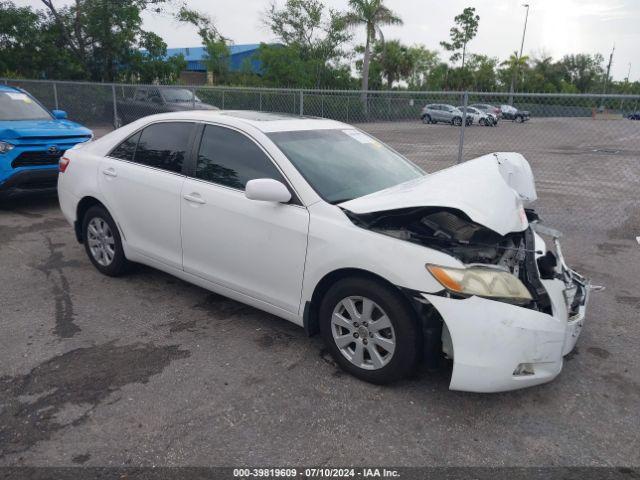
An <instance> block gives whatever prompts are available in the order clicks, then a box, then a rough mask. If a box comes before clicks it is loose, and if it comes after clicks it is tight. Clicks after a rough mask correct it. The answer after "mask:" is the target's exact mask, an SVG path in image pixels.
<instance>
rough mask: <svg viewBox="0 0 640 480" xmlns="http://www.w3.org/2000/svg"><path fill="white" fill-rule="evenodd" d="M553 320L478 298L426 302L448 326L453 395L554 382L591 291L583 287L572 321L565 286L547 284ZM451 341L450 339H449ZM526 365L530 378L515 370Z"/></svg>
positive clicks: (429, 298) (435, 297)
mask: <svg viewBox="0 0 640 480" xmlns="http://www.w3.org/2000/svg"><path fill="white" fill-rule="evenodd" d="M543 284H544V286H545V288H546V290H547V292H548V293H549V297H550V298H551V303H552V310H553V314H552V315H548V314H545V313H542V312H539V311H536V310H532V309H528V308H522V307H518V306H515V305H510V304H508V303H503V302H498V301H493V300H487V299H484V298H480V297H470V298H467V299H453V298H448V297H443V296H439V295H432V294H425V293H423V294H422V297H423V298H424V299H425V300H427V301H428V302H429V303H431V304H432V305H433V307H434V308H435V309H436V310H437V311H438V313H440V315H441V316H442V318H443V320H444V322H445V326H446V328H445V332H444V335H443V343H447V341H449V342H450V344H451V346H452V350H453V351H452V352H450V353H451V354H452V355H453V360H454V363H453V373H452V376H451V384H450V387H449V388H451V389H452V390H463V391H470V392H501V391H507V390H516V389H519V388H524V387H530V386H533V385H539V384H542V383H546V382H549V381H551V380H553V379H554V378H555V377H556V376H557V375H558V374H559V373H560V371H561V370H562V363H563V356H564V355H566V354H567V353H569V352H570V351H571V350H572V349H573V348H574V346H575V344H576V341H577V339H578V336H579V335H580V331H581V329H582V325H583V323H584V318H585V311H586V304H587V297H588V288H589V287H588V285H586V284H580V285H579V286H578V288H579V289H582V290H581V291H582V293H584V295H583V297H582V298H583V300H582V302H581V305H580V306H579V307H578V309H577V312H574V315H573V316H572V317H570V318H569V316H568V307H567V303H566V300H565V284H564V282H562V281H560V280H543ZM446 335H449V338H448V339H445V337H446ZM524 364H526V370H527V372H526V373H524V374H523V373H522V372H520V373H518V372H517V369H518V368H519V367H523V365H524Z"/></svg>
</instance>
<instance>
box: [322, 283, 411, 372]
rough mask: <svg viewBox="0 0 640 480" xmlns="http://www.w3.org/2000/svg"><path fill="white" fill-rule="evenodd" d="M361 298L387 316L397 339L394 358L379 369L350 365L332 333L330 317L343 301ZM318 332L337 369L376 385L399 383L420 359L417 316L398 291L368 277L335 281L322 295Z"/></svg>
mask: <svg viewBox="0 0 640 480" xmlns="http://www.w3.org/2000/svg"><path fill="white" fill-rule="evenodd" d="M350 296H363V297H367V298H369V299H371V300H373V301H374V302H375V303H377V304H378V305H379V306H380V307H381V308H382V309H383V310H384V311H385V313H386V314H387V316H388V317H389V319H390V321H391V324H392V325H393V329H394V332H395V337H396V346H395V350H394V354H393V357H392V358H391V360H390V361H389V363H388V364H387V365H385V366H384V367H382V368H381V369H379V370H366V369H362V368H359V367H357V366H356V365H353V364H352V363H351V362H350V361H349V360H348V359H347V358H345V357H344V355H342V353H341V352H340V350H339V348H338V347H337V345H336V344H335V341H334V340H333V335H332V333H331V316H332V315H333V310H334V308H335V306H336V305H337V304H338V302H340V301H341V300H343V299H344V298H347V297H350ZM319 320H320V332H321V335H322V338H323V340H324V343H325V345H326V347H327V349H328V350H329V352H330V353H331V355H332V357H333V358H334V360H335V361H336V362H337V363H338V365H340V367H341V368H342V369H343V370H345V371H347V372H349V373H351V374H352V375H354V376H355V377H357V378H359V379H361V380H364V381H367V382H371V383H376V384H386V383H390V382H394V381H397V380H400V379H402V378H404V377H406V376H407V375H409V374H411V373H412V372H413V370H414V368H415V366H416V364H417V362H418V359H419V358H420V351H421V344H422V342H421V334H420V328H419V324H418V321H417V319H416V314H415V313H414V311H413V309H412V308H411V306H410V305H409V304H408V302H407V300H406V299H404V298H403V297H402V296H401V294H400V293H399V292H398V291H394V290H392V288H391V287H388V286H386V285H384V284H383V283H382V282H378V281H375V280H373V279H369V278H364V277H363V278H360V277H352V278H346V279H343V280H340V281H338V282H336V283H335V284H334V285H333V286H332V287H331V288H330V289H329V290H328V291H327V293H326V295H325V296H324V298H323V300H322V302H321V304H320V309H319Z"/></svg>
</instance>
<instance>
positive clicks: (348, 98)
mask: <svg viewBox="0 0 640 480" xmlns="http://www.w3.org/2000/svg"><path fill="white" fill-rule="evenodd" d="M349 100H351V98H350V97H349V95H347V123H349Z"/></svg>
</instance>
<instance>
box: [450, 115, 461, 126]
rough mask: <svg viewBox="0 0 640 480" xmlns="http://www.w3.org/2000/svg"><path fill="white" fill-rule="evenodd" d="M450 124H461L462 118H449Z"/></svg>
mask: <svg viewBox="0 0 640 480" xmlns="http://www.w3.org/2000/svg"><path fill="white" fill-rule="evenodd" d="M451 125H453V126H454V127H459V126H461V125H462V118H460V117H454V118H453V120H451Z"/></svg>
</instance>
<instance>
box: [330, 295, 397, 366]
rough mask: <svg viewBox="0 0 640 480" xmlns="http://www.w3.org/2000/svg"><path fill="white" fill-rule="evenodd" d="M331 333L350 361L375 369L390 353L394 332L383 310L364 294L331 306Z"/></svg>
mask: <svg viewBox="0 0 640 480" xmlns="http://www.w3.org/2000/svg"><path fill="white" fill-rule="evenodd" d="M331 333H332V335H333V340H334V342H335V344H336V346H337V347H338V349H339V350H340V353H341V354H342V355H343V356H344V357H345V358H346V359H347V360H349V362H351V363H352V364H353V365H355V366H357V367H359V368H362V369H365V370H378V369H381V368H383V367H384V366H386V365H387V364H388V363H389V362H390V361H391V358H392V357H393V353H394V351H395V347H396V335H395V331H394V329H393V325H392V324H391V320H390V319H389V317H388V316H387V314H386V312H385V311H384V310H383V309H382V308H381V307H380V306H379V305H378V304H377V303H375V302H374V301H373V300H371V299H369V298H366V297H356V296H352V297H347V298H344V299H342V300H341V301H340V302H338V304H337V305H336V306H335V308H334V309H333V314H332V316H331Z"/></svg>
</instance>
